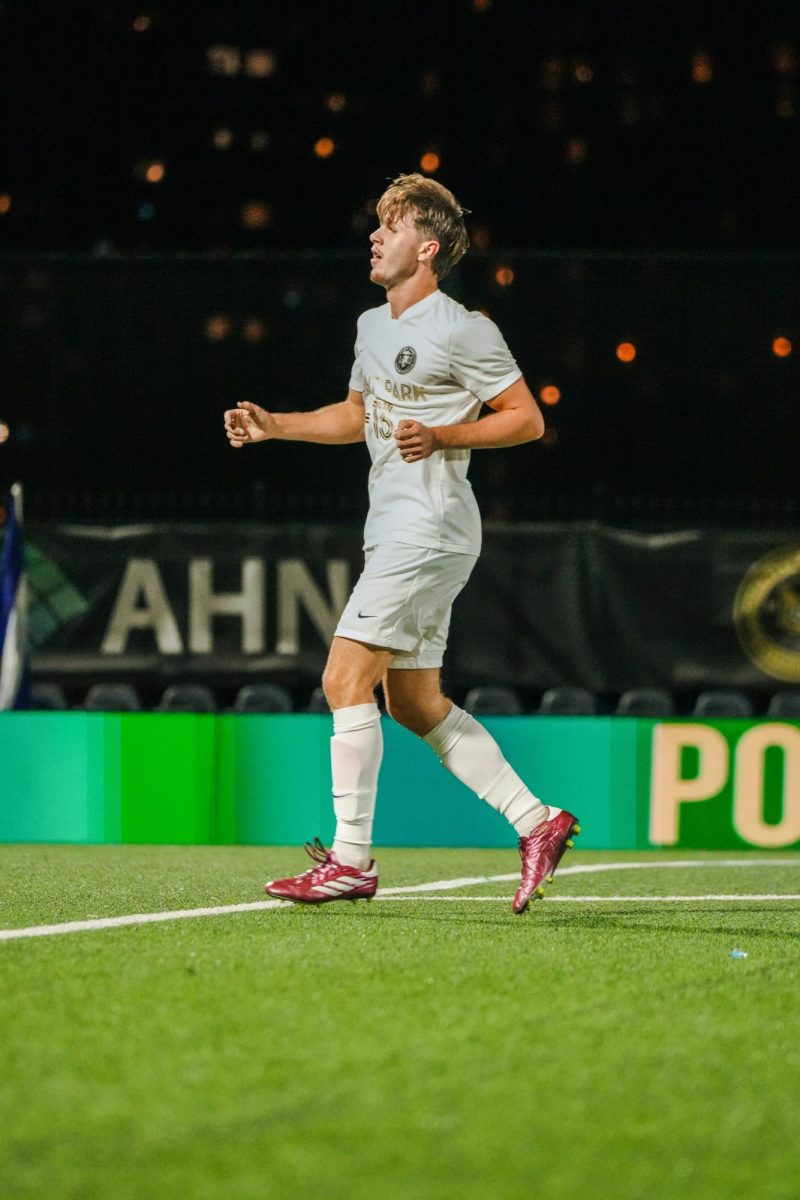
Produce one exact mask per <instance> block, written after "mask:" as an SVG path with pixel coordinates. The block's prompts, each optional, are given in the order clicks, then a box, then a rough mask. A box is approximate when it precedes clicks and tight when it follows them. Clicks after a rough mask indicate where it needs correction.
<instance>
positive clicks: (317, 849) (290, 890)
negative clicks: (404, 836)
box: [264, 838, 378, 904]
mask: <svg viewBox="0 0 800 1200" xmlns="http://www.w3.org/2000/svg"><path fill="white" fill-rule="evenodd" d="M305 852H306V854H307V855H308V856H309V858H311V859H313V861H314V863H315V864H316V865H315V866H313V867H309V869H308V870H307V871H303V873H302V874H301V875H293V876H291V877H290V878H289V879H273V880H272V881H271V882H270V883H267V884H265V885H264V891H265V892H267V893H268V894H269V895H270V896H275V897H277V899H279V900H294V901H296V902H297V903H299V904H325V903H326V902H327V901H328V900H371V899H372V897H373V896H374V895H375V892H376V891H377V888H378V869H377V867H376V866H375V862H374V860H373V861H372V862H371V863H370V865H369V866H368V867H367V869H366V870H364V871H361V870H359V869H358V867H347V866H345V865H344V863H340V862H339V860H338V858H337V857H336V855H335V854H334V853H333V851H332V850H326V849H325V847H324V846H323V844H322V842H321V841H320V840H319V838H314V841H313V842H306V844H305Z"/></svg>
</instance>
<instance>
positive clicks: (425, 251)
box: [417, 239, 439, 263]
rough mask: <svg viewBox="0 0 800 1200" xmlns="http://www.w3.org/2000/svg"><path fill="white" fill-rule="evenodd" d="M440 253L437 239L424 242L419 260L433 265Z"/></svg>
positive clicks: (420, 249)
mask: <svg viewBox="0 0 800 1200" xmlns="http://www.w3.org/2000/svg"><path fill="white" fill-rule="evenodd" d="M438 253H439V243H438V242H437V241H435V239H430V240H428V241H427V242H423V243H422V245H421V246H420V248H419V252H418V254H417V258H418V259H419V260H420V262H426V263H432V262H433V260H434V258H435V257H436V255H437V254H438Z"/></svg>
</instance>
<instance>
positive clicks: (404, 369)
mask: <svg viewBox="0 0 800 1200" xmlns="http://www.w3.org/2000/svg"><path fill="white" fill-rule="evenodd" d="M416 361H417V352H416V350H415V349H414V347H413V346H403V349H402V350H401V351H400V353H399V354H398V356H397V358H396V359H395V360H394V365H395V367H396V368H397V370H398V371H399V372H400V374H401V375H407V374H408V372H409V371H410V370H411V369H412V367H413V366H414V364H415V363H416Z"/></svg>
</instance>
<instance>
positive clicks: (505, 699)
mask: <svg viewBox="0 0 800 1200" xmlns="http://www.w3.org/2000/svg"><path fill="white" fill-rule="evenodd" d="M464 708H465V709H466V710H467V712H469V713H473V714H474V715H475V716H478V717H495V716H503V717H516V716H519V714H520V713H521V712H522V701H521V700H520V698H519V696H518V695H517V693H516V692H515V691H513V689H512V688H507V687H489V686H483V687H474V688H470V689H469V691H468V692H467V694H466V696H465V697H464Z"/></svg>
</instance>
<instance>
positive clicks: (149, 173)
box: [144, 162, 164, 183]
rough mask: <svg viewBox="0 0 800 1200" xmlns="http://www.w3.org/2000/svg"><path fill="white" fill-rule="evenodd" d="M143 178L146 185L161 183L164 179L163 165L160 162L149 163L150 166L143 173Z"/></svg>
mask: <svg viewBox="0 0 800 1200" xmlns="http://www.w3.org/2000/svg"><path fill="white" fill-rule="evenodd" d="M144 177H145V179H146V180H147V182H148V183H161V180H162V179H163V178H164V164H163V163H160V162H154V163H150V166H149V167H148V168H147V170H146V171H145V173H144Z"/></svg>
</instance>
